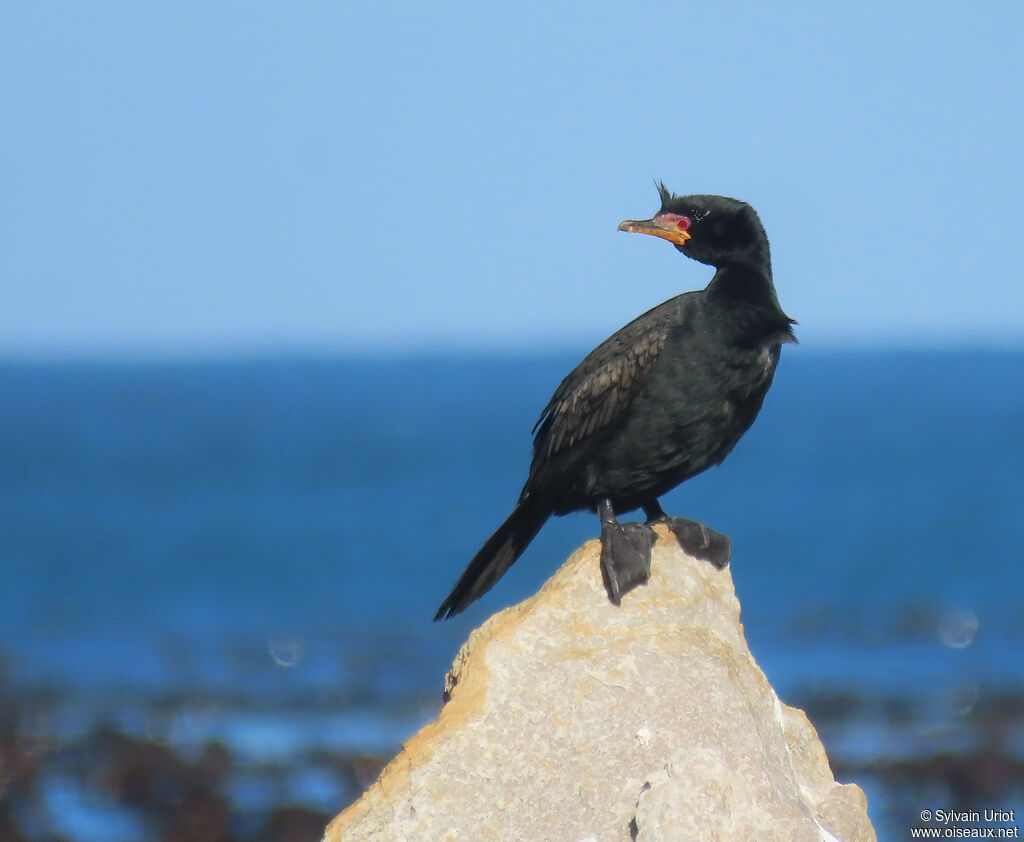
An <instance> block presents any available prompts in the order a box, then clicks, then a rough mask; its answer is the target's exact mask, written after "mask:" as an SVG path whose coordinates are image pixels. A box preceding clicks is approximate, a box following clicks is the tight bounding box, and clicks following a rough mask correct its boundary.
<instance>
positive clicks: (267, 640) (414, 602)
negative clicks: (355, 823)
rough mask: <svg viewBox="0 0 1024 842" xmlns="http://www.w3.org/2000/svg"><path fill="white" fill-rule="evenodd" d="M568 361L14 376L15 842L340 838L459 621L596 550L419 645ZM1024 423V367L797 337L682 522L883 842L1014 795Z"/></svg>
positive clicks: (4, 632)
mask: <svg viewBox="0 0 1024 842" xmlns="http://www.w3.org/2000/svg"><path fill="white" fill-rule="evenodd" d="M577 359H578V356H575V355H572V354H555V355H547V356H535V357H530V358H525V359H524V358H512V357H498V356H493V357H474V356H469V355H463V356H458V355H450V356H424V357H416V358H411V357H410V358H388V359H379V358H369V357H366V358H272V359H271V358H268V359H250V360H242V361H216V362H214V361H189V362H146V363H141V362H140V363H128V362H45V363H44V362H8V363H5V364H2V365H0V563H2V581H3V587H2V588H0V837H4V838H22V839H50V838H63V839H68V840H86V841H87V842H88V841H89V840H104V842H120V840H136V839H148V838H173V839H190V838H199V837H190V836H188V833H187V831H186V830H180V831H176V830H175V829H174V828H176V827H178V825H177V824H175V822H179V823H180V822H181V816H182V815H184V814H185V813H187V811H188V810H192V809H202V810H206V812H205V813H202V815H204V816H207V820H208V821H209V822H214V823H215V824H216V823H218V822H219V824H216V826H217V827H218V828H221V829H222V831H223V833H222V834H221V835H220V836H210V837H209V838H217V839H220V838H224V839H227V838H260V839H272V838H273V839H286V838H288V839H291V838H296V839H297V838H308V839H315V838H319V837H318V835H317V834H318V833H319V831H318V830H316V831H314V830H313V828H317V827H320V828H322V822H323V821H325V820H326V818H328V817H330V816H331V815H333V814H334V813H336V812H337V811H338V810H340V809H341V808H342V807H343V806H345V805H346V804H347V803H348V802H349V801H351V800H352V799H353V798H355V797H356V796H357V795H358V794H359V793H360V792H361V791H362V789H363V788H364V787H365V786H366V785H368V784H369V783H370V782H372V780H373V778H374V776H375V775H376V772H377V770H378V769H379V768H380V762H382V761H384V760H387V759H388V758H389V757H390V756H391V755H392V754H393V753H394V752H395V751H396V750H397V749H398V748H399V747H400V745H401V743H402V741H403V740H405V739H406V738H408V737H409V736H410V735H411V734H412V733H414V731H415V730H416V729H417V728H418V727H420V726H421V725H422V724H424V723H425V722H427V721H429V720H430V719H432V718H433V717H434V716H435V715H436V713H437V711H438V709H439V707H440V704H441V689H442V684H443V678H444V674H445V672H446V670H447V668H448V666H449V664H450V662H451V659H452V657H453V656H454V654H455V652H456V651H457V649H458V647H459V645H460V644H461V643H462V641H463V640H464V639H465V637H466V636H467V634H468V633H469V631H470V630H471V629H472V628H473V627H474V626H476V625H479V624H480V623H482V622H483V621H484V620H485V619H486V618H487V617H488V616H489V615H490V614H491V613H493V612H494V611H496V610H498V609H500V608H502V607H504V606H506V605H510V604H512V603H514V602H516V601H518V600H521V599H523V598H524V597H526V596H528V595H530V594H532V593H533V592H535V591H536V590H537V589H538V587H539V586H540V585H541V584H542V583H543V582H544V581H545V579H546V578H547V577H548V576H549V575H550V574H551V573H552V572H553V571H554V570H555V569H556V568H557V566H558V565H559V564H561V562H562V561H563V560H564V559H565V558H566V557H567V556H568V555H569V553H571V552H572V551H573V550H574V549H575V548H576V547H577V546H578V545H579V544H580V543H582V542H583V541H584V540H587V539H589V538H593V537H596V535H597V534H598V531H599V529H598V523H597V519H596V517H595V516H593V515H587V514H580V515H573V516H570V517H567V518H562V519H555V520H553V521H551V522H549V524H548V525H547V526H546V527H545V529H544V530H543V531H542V532H541V534H540V536H539V537H538V538H537V540H536V541H535V542H534V544H533V545H532V546H531V547H530V549H529V550H528V552H527V553H526V555H525V556H524V557H523V558H522V559H521V560H520V562H519V563H517V564H516V565H515V567H513V568H512V570H511V571H510V572H509V573H508V575H507V576H506V577H505V578H504V579H503V580H502V581H501V582H500V583H499V584H498V585H497V586H496V587H495V588H494V590H493V591H492V592H491V593H489V594H488V595H487V596H486V597H485V598H484V599H483V600H481V601H480V602H479V603H477V604H475V605H474V606H472V607H471V608H470V609H469V610H468V611H467V612H466V613H465V614H464V615H461V616H460V617H458V618H457V619H455V620H453V621H450V622H447V623H434V622H432V617H433V615H434V611H435V610H436V608H437V606H438V604H439V603H440V602H441V600H442V599H443V598H444V597H445V596H446V594H447V593H448V590H449V588H450V587H451V585H452V584H453V583H454V581H455V579H456V578H457V577H458V575H459V574H460V573H461V571H462V569H463V567H464V566H465V564H466V562H467V561H468V560H469V558H470V557H471V556H472V555H473V554H474V553H475V551H476V550H477V549H478V547H479V545H480V544H481V543H482V542H483V541H484V540H485V539H486V538H487V537H488V536H489V535H490V533H491V531H492V530H493V529H494V528H495V527H496V526H497V525H498V524H499V523H500V522H501V521H502V520H503V519H504V517H505V516H506V515H507V513H508V511H509V510H510V508H511V506H512V504H513V503H514V501H515V499H516V496H517V495H518V492H519V488H520V486H521V484H522V482H523V480H524V479H525V475H526V469H527V466H528V462H529V455H530V429H531V427H532V426H533V423H534V421H535V420H536V418H537V415H538V414H539V412H540V410H541V408H542V407H543V406H544V404H545V403H546V401H547V399H548V397H549V396H550V394H551V392H552V390H553V389H554V388H555V386H556V385H557V384H558V382H559V381H560V379H561V377H562V376H563V375H564V374H565V373H566V372H567V371H568V370H569V369H570V368H571V367H572V365H573V364H574V363H575V362H576V361H577ZM1022 430H1024V352H1014V351H965V350H956V351H954V350H949V351H887V352H853V351H850V352H839V351H833V352H824V351H819V350H813V349H810V348H805V347H802V346H795V347H787V348H785V349H784V353H783V359H782V362H781V364H780V366H779V370H778V373H777V375H776V380H775V385H774V387H773V389H772V391H771V392H770V393H769V395H768V398H767V400H766V402H765V406H764V409H763V411H762V413H761V416H760V418H759V419H758V421H757V422H756V424H755V425H754V427H753V428H752V430H751V431H750V432H749V433H748V434H747V436H746V437H745V438H744V439H743V440H742V441H741V442H740V444H739V445H738V446H737V448H736V450H735V451H734V452H733V453H732V454H731V455H730V457H729V458H728V459H727V460H726V461H725V463H724V464H723V465H722V466H720V467H718V468H714V469H712V470H710V471H708V472H707V473H706V474H704V475H702V476H700V477H698V478H695V479H694V480H692V481H690V482H688V483H686V484H685V485H684V486H682V487H681V488H679V489H677V490H676V491H674V492H673V493H672V494H670V495H669V496H667V497H666V498H664V499H663V501H662V502H663V504H664V507H665V509H666V510H667V511H669V512H671V513H674V514H678V515H682V516H685V517H689V518H694V519H699V520H702V521H704V522H706V523H708V524H709V525H710V526H712V527H713V528H715V529H717V530H719V531H722V532H725V533H727V534H729V535H730V536H731V537H732V541H733V558H732V563H731V564H732V575H733V578H734V580H735V583H736V588H737V591H738V594H739V597H740V600H741V603H742V606H743V622H744V626H745V629H746V633H747V636H748V639H749V641H750V643H751V647H752V649H753V652H754V654H755V657H756V658H757V659H758V662H759V663H760V665H761V666H762V668H763V669H764V670H765V672H766V674H767V675H768V678H769V680H771V681H772V683H773V684H774V686H775V687H776V689H777V690H778V692H779V695H780V696H781V697H782V699H783V700H784V701H787V702H789V703H791V704H796V705H800V706H803V707H805V708H806V709H807V710H808V713H809V715H810V717H811V720H812V722H814V723H815V725H816V726H817V727H818V730H819V733H820V734H821V736H822V739H823V741H824V743H825V746H826V749H827V750H828V751H829V755H830V758H831V760H832V763H833V770H834V771H835V772H836V774H837V777H838V778H839V779H841V780H854V781H856V782H858V783H860V784H861V786H862V787H863V788H864V789H865V791H866V792H867V794H868V797H869V801H870V813H871V815H872V819H873V821H874V822H875V824H876V828H878V830H879V836H880V838H882V839H885V838H909V836H907V826H908V822H910V821H911V819H912V818H913V816H916V815H917V814H918V813H919V812H920V810H921V809H923V808H925V807H928V808H932V809H935V808H941V809H968V808H973V807H978V808H980V809H984V808H1004V809H1017V810H1018V811H1020V809H1021V808H1022V807H1024V656H1022V654H1021V651H1022V644H1024V612H1022V611H1021V604H1022V598H1024V565H1022V561H1024V550H1022V548H1024V517H1022V515H1021V506H1022V503H1024V436H1022ZM140 770H141V771H140ZM133 775H134V777H133ZM140 776H141V777H140ZM147 776H148V777H147ZM139 781H142V783H139ZM196 805H199V806H198V807H197V806H196ZM1018 815H1021V813H1020V812H1018ZM211 817H212V818H211ZM908 817H910V818H908ZM288 822H291V824H288ZM182 826H184V825H182ZM282 827H290V828H292V829H291V830H283V831H280V833H279V835H277V836H274V835H272V829H273V828H278V829H280V828H282ZM5 832H6V833H8V836H4V834H5ZM15 832H17V833H20V834H21V836H15V835H14V833H15ZM274 832H276V831H274ZM289 834H291V835H289ZM202 838H207V837H202Z"/></svg>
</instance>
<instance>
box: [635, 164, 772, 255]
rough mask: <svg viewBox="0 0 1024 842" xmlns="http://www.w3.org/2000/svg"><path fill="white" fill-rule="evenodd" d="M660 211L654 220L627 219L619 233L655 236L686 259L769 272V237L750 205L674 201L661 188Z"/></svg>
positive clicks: (709, 199) (716, 199)
mask: <svg viewBox="0 0 1024 842" xmlns="http://www.w3.org/2000/svg"><path fill="white" fill-rule="evenodd" d="M658 193H659V194H661V210H659V211H658V212H657V213H656V214H655V215H654V216H653V217H652V218H651V219H645V220H642V221H640V220H635V219H627V220H626V221H625V222H622V223H621V224H620V225H619V230H620V231H635V232H637V233H640V234H653V235H654V236H655V237H661V238H662V239H664V240H668V241H669V242H670V243H672V244H673V245H674V246H675V247H676V248H677V249H679V251H681V252H682V253H683V254H685V255H686V256H687V257H692V258H693V259H694V260H699V261H700V262H701V263H708V264H710V265H711V266H716V267H721V266H725V265H727V264H730V263H748V264H752V265H754V266H758V267H761V268H764V269H767V271H768V272H769V273H770V272H771V259H770V255H769V249H768V236H767V235H766V234H765V232H764V227H763V226H762V225H761V220H760V218H758V215H757V211H755V210H754V209H753V208H752V207H751V206H750V205H748V204H747V203H746V202H741V201H739V200H738V199H729V198H727V197H725V196H702V195H694V196H676V195H675V194H673V193H670V192H669V190H668V188H666V187H665V185H664V184H663V183H660V182H659V183H658Z"/></svg>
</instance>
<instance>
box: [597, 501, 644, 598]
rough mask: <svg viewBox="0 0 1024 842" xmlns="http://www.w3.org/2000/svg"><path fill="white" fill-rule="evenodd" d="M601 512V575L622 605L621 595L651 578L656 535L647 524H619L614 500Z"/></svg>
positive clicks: (612, 595)
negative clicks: (652, 549) (652, 554)
mask: <svg viewBox="0 0 1024 842" xmlns="http://www.w3.org/2000/svg"><path fill="white" fill-rule="evenodd" d="M598 511H599V513H600V515H601V576H602V578H603V579H604V586H605V590H606V591H608V599H609V600H610V601H611V603H612V604H613V605H619V604H620V603H621V602H622V597H623V596H625V595H626V594H627V593H629V592H630V591H631V590H633V588H635V587H637V586H638V585H643V584H645V583H646V582H647V580H648V579H650V578H651V547H653V546H654V542H655V540H657V537H658V536H657V535H656V534H655V533H654V530H653V529H651V528H650V527H649V526H647V524H644V523H619V522H618V521H617V520H616V519H615V512H614V511H613V510H612V506H611V502H610V501H608V500H605V501H603V502H602V503H601V505H600V506H599V508H598Z"/></svg>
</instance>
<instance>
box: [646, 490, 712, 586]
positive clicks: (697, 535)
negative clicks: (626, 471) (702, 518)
mask: <svg viewBox="0 0 1024 842" xmlns="http://www.w3.org/2000/svg"><path fill="white" fill-rule="evenodd" d="M644 511H645V512H646V513H647V522H648V523H663V524H665V526H667V527H668V528H669V529H671V530H672V534H673V535H675V536H676V540H677V541H678V542H679V546H680V547H682V548H683V549H684V550H685V551H686V552H688V553H689V554H690V555H692V556H696V557H697V558H699V559H703V560H704V561H708V562H710V563H711V564H713V565H714V566H715V568H716V569H718V570H723V569H725V566H726V565H727V564H728V563H729V559H730V558H732V541H731V540H729V536H728V535H723V534H722V533H721V532H715V530H714V529H710V528H709V527H707V526H705V525H704V524H703V523H700V522H699V521H696V520H687V519H686V518H681V517H670V516H669V515H667V514H665V512H664V511H663V510H662V508H661V506H659V505H657V504H654V505H652V506H645V507H644Z"/></svg>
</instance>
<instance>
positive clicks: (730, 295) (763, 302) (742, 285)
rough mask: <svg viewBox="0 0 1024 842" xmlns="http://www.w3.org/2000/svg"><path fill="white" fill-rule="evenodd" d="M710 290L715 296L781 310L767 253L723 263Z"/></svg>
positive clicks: (710, 293) (713, 279)
mask: <svg viewBox="0 0 1024 842" xmlns="http://www.w3.org/2000/svg"><path fill="white" fill-rule="evenodd" d="M707 294H708V298H711V299H719V300H736V301H743V302H745V303H747V304H751V305H753V306H755V307H758V306H760V307H767V308H770V309H774V310H779V311H780V312H781V307H780V306H779V299H778V297H777V296H776V295H775V284H773V283H772V266H771V262H770V261H769V260H768V259H767V257H765V259H764V260H757V261H748V260H736V261H731V262H729V263H724V264H723V265H721V266H719V267H718V271H717V272H715V276H714V277H713V278H712V279H711V283H709V284H708V286H707Z"/></svg>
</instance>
